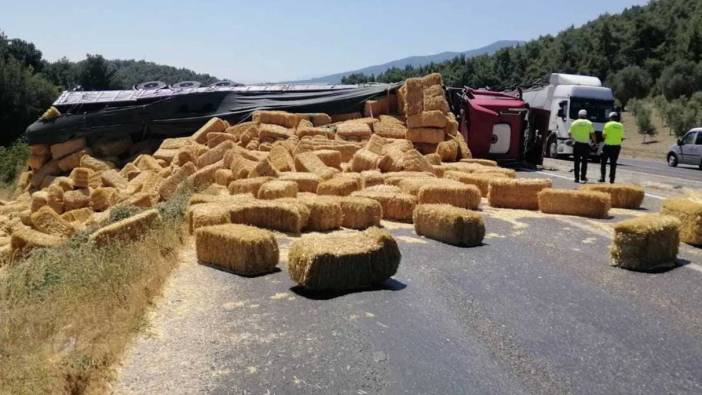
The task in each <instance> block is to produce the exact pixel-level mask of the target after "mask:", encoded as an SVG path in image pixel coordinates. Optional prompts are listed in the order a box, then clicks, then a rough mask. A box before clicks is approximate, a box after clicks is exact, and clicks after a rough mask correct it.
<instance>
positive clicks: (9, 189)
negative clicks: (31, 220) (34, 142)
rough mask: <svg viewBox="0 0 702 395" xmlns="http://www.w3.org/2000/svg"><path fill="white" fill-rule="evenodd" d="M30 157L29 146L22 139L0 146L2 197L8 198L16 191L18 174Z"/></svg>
mask: <svg viewBox="0 0 702 395" xmlns="http://www.w3.org/2000/svg"><path fill="white" fill-rule="evenodd" d="M28 157H29V147H28V146H27V144H25V143H24V142H22V141H19V140H18V141H15V142H14V143H13V144H12V145H10V146H8V147H0V199H7V198H9V197H11V195H12V194H13V193H14V190H15V183H16V181H17V175H18V174H19V173H20V172H21V171H22V170H24V167H25V164H26V163H27V158H28Z"/></svg>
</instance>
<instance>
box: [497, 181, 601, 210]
mask: <svg viewBox="0 0 702 395" xmlns="http://www.w3.org/2000/svg"><path fill="white" fill-rule="evenodd" d="M494 187H495V184H493V185H492V188H494ZM491 192H492V191H491ZM538 196H539V209H540V210H541V212H543V213H547V214H566V215H577V216H581V217H591V218H607V216H608V215H609V209H610V207H611V206H612V200H611V198H610V197H609V195H608V194H606V193H604V192H596V191H574V190H569V189H552V188H546V189H543V190H542V191H541V192H539V194H538Z"/></svg>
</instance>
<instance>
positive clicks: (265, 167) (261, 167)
mask: <svg viewBox="0 0 702 395" xmlns="http://www.w3.org/2000/svg"><path fill="white" fill-rule="evenodd" d="M279 175H280V173H279V172H278V170H277V169H276V168H275V167H273V164H272V163H271V161H270V160H269V159H268V158H266V159H264V160H262V161H260V162H258V164H257V165H256V167H254V168H253V170H251V172H250V173H249V178H256V177H273V178H276V177H278V176H279Z"/></svg>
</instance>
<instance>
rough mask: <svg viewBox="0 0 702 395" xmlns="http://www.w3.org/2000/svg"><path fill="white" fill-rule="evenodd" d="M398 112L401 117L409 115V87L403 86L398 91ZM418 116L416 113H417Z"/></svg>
mask: <svg viewBox="0 0 702 395" xmlns="http://www.w3.org/2000/svg"><path fill="white" fill-rule="evenodd" d="M397 112H399V113H400V114H401V115H407V85H406V84H402V86H400V88H398V89H397ZM415 114H416V112H415Z"/></svg>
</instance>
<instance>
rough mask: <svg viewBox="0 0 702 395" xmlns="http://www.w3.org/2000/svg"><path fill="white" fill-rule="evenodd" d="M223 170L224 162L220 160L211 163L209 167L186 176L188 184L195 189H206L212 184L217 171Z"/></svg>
mask: <svg viewBox="0 0 702 395" xmlns="http://www.w3.org/2000/svg"><path fill="white" fill-rule="evenodd" d="M223 168H224V161H223V160H220V161H219V162H217V163H213V164H211V165H208V166H205V167H203V168H201V169H199V170H198V171H196V172H195V173H193V174H191V175H189V176H188V182H189V183H190V184H191V185H192V186H193V187H194V188H195V189H202V188H206V187H207V186H209V185H211V184H212V183H214V181H215V179H214V177H215V173H216V172H217V170H219V169H223Z"/></svg>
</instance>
